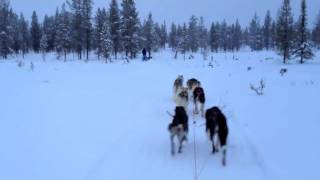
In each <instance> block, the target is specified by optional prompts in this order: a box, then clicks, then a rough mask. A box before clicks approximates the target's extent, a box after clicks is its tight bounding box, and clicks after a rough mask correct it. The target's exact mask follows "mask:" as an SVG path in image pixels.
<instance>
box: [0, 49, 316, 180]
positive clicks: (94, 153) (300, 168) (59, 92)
mask: <svg viewBox="0 0 320 180" xmlns="http://www.w3.org/2000/svg"><path fill="white" fill-rule="evenodd" d="M172 56H173V55H172V53H169V52H163V53H161V54H160V53H159V54H156V55H155V58H154V60H152V61H150V62H146V63H143V62H141V61H140V60H134V61H132V62H131V63H129V64H124V63H123V62H122V61H121V62H116V63H113V64H104V63H103V62H101V61H89V62H88V63H85V62H83V61H77V60H73V61H69V62H66V63H63V62H59V61H57V60H54V58H55V57H54V56H53V55H49V56H48V57H47V61H46V62H42V60H41V55H28V56H27V59H28V60H25V61H24V66H23V67H22V68H19V67H18V66H17V62H16V60H19V59H20V58H17V59H11V60H9V61H0V84H1V89H0V99H1V101H0V109H1V112H0V144H1V146H0V147H1V148H0V179H6V180H21V179H25V180H49V179H60V180H100V179H101V180H102V179H115V180H128V179H136V180H139V179H152V180H163V179H183V180H192V179H193V178H194V174H195V172H194V164H193V163H194V159H193V142H192V137H193V130H192V129H193V125H192V120H193V116H192V115H191V112H192V109H191V108H192V106H191V104H190V106H189V108H190V109H189V115H190V116H189V123H190V133H189V142H188V143H187V144H186V145H185V148H184V152H183V153H182V154H179V155H177V156H175V157H172V156H171V154H170V141H169V133H168V131H167V126H168V124H169V123H170V121H171V118H170V117H169V116H168V115H167V113H166V111H171V112H173V110H174V107H175V104H174V102H173V101H172V99H171V98H172V85H173V81H174V80H175V78H176V77H177V75H178V74H183V75H184V76H185V79H188V78H198V79H199V80H200V81H201V82H202V84H203V87H204V89H205V91H206V96H207V103H206V107H207V108H209V107H212V106H219V107H221V108H222V109H223V111H224V113H225V114H226V115H227V118H228V123H229V127H230V138H229V147H228V155H227V157H228V158H227V161H228V162H227V163H228V164H227V167H222V165H221V162H220V155H221V154H216V155H212V154H210V152H211V147H210V144H209V142H208V139H207V137H206V134H205V132H204V131H205V130H204V126H201V125H203V123H204V122H205V121H204V119H202V118H200V117H198V116H196V117H195V119H196V121H197V125H196V126H197V127H196V131H195V133H196V144H197V158H198V159H197V163H198V172H197V174H198V179H199V180H210V179H224V180H229V179H230V180H231V179H238V178H240V179H246V180H260V179H262V180H286V179H287V180H301V179H309V180H312V179H313V180H317V179H319V178H320V172H319V170H318V167H319V162H320V155H319V152H320V144H319V143H317V142H318V139H320V132H319V131H318V130H319V128H320V121H319V118H318V113H319V106H318V104H319V101H320V96H319V92H320V62H319V57H320V56H319V54H318V56H316V58H315V60H313V61H309V62H307V63H306V64H304V65H300V64H297V63H295V62H293V63H291V64H289V65H282V64H281V62H282V61H281V57H279V56H277V55H275V54H274V53H273V52H253V53H252V52H239V53H235V54H232V53H227V54H224V53H219V54H214V55H213V61H212V63H211V64H212V65H213V68H212V67H209V66H208V64H210V62H211V60H208V61H203V60H202V57H201V55H197V56H196V58H195V59H193V60H185V61H184V60H183V59H182V57H181V56H180V57H179V58H180V59H179V60H174V59H173V58H172ZM209 59H210V57H209ZM234 59H235V60H234ZM236 59H238V60H236ZM31 61H32V62H33V64H34V71H31V70H30V62H31ZM248 67H251V70H248ZM281 68H287V70H288V72H287V74H285V75H284V76H281V75H280V70H281ZM249 69H250V68H249ZM261 79H263V80H264V82H265V83H266V89H265V91H264V95H263V96H258V95H257V94H255V92H254V91H252V90H251V89H250V84H255V85H257V84H258V83H259V81H260V80H261Z"/></svg>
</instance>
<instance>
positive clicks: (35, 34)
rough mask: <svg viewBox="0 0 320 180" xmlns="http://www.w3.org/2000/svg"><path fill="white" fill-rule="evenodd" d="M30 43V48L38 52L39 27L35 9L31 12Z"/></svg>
mask: <svg viewBox="0 0 320 180" xmlns="http://www.w3.org/2000/svg"><path fill="white" fill-rule="evenodd" d="M30 31H31V43H32V49H33V51H34V52H36V53H38V52H39V49H40V40H41V28H40V24H39V21H38V15H37V13H36V11H33V13H32V21H31V30H30Z"/></svg>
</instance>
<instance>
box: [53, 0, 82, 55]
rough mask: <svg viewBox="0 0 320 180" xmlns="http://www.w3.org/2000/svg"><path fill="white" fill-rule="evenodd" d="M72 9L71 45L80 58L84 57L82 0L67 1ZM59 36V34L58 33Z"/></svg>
mask: <svg viewBox="0 0 320 180" xmlns="http://www.w3.org/2000/svg"><path fill="white" fill-rule="evenodd" d="M67 2H68V4H69V7H70V10H71V16H72V18H71V34H72V37H71V46H72V47H73V50H74V51H75V52H76V53H77V55H78V58H79V59H82V51H83V44H84V43H83V25H82V23H83V16H82V15H83V13H82V2H81V0H72V1H71V2H69V1H67ZM57 36H58V35H57Z"/></svg>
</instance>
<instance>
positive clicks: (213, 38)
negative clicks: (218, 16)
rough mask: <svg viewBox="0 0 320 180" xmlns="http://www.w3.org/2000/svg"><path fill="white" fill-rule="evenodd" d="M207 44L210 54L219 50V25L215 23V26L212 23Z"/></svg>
mask: <svg viewBox="0 0 320 180" xmlns="http://www.w3.org/2000/svg"><path fill="white" fill-rule="evenodd" d="M209 44H210V49H211V52H213V51H215V52H218V49H219V23H217V24H215V23H212V24H211V28H210V41H209Z"/></svg>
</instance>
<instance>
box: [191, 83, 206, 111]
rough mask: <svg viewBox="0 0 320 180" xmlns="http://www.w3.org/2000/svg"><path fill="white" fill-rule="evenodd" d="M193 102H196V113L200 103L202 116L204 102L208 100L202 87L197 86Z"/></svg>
mask: <svg viewBox="0 0 320 180" xmlns="http://www.w3.org/2000/svg"><path fill="white" fill-rule="evenodd" d="M193 102H194V106H195V108H194V113H195V114H198V113H199V110H198V103H200V111H201V116H204V104H205V102H206V97H205V94H204V90H203V88H202V87H196V88H195V89H194V91H193Z"/></svg>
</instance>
